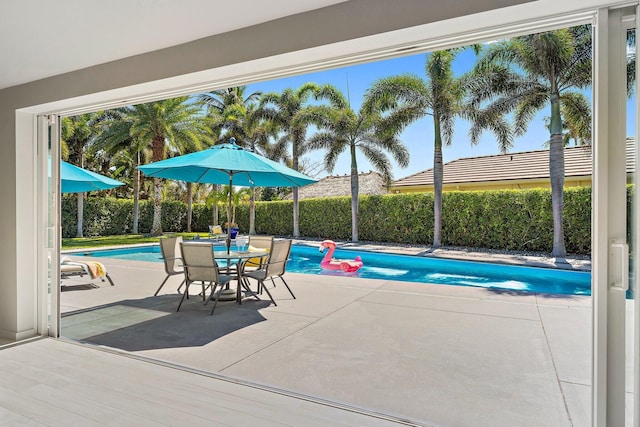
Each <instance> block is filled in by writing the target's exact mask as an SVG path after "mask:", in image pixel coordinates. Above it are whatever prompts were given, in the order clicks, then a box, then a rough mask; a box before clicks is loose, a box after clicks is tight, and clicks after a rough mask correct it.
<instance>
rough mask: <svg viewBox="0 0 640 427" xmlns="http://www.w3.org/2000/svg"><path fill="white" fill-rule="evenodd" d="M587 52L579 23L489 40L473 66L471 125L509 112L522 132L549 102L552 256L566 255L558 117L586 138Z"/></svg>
mask: <svg viewBox="0 0 640 427" xmlns="http://www.w3.org/2000/svg"><path fill="white" fill-rule="evenodd" d="M591 55H592V53H591V27H590V26H588V25H583V26H579V27H573V28H568V29H561V30H557V31H551V32H546V33H538V34H532V35H527V36H522V37H515V38H513V39H510V40H506V41H503V42H501V43H497V44H494V45H491V46H490V47H489V49H488V50H487V51H486V53H485V54H484V55H483V57H482V58H480V60H479V61H478V62H477V64H476V67H475V70H474V75H475V78H476V79H475V83H474V87H473V90H472V99H471V104H470V105H471V109H473V110H475V109H476V108H479V107H484V108H483V109H482V111H480V112H479V113H478V117H479V118H480V120H479V121H478V122H477V123H475V124H474V127H475V128H476V129H478V128H481V127H482V126H483V125H482V123H483V122H484V120H485V119H486V118H487V117H498V116H505V115H506V114H509V113H514V127H515V135H516V136H518V135H522V134H524V133H525V132H526V130H527V126H528V124H529V122H530V121H531V119H532V118H533V117H534V116H535V114H536V113H537V112H538V111H539V110H541V109H542V108H545V107H548V108H550V113H551V118H550V122H549V132H550V138H549V176H550V181H551V203H552V209H553V249H552V256H555V257H559V258H563V257H565V256H566V249H565V244H564V228H563V215H562V210H563V202H564V201H563V191H564V139H563V122H565V121H566V122H567V123H569V124H571V126H569V128H570V129H571V131H572V132H574V133H575V134H574V135H572V137H574V138H579V139H584V140H590V138H591V134H590V131H591V120H590V117H591V115H590V113H588V112H590V110H591V108H590V104H589V101H588V100H587V98H586V96H585V95H584V93H583V92H581V91H579V90H576V89H585V88H587V87H588V86H589V85H590V84H591V73H592V71H591ZM483 102H485V103H487V105H483ZM566 118H570V120H566ZM563 119H564V120H563ZM478 123H479V124H478ZM472 137H473V133H472Z"/></svg>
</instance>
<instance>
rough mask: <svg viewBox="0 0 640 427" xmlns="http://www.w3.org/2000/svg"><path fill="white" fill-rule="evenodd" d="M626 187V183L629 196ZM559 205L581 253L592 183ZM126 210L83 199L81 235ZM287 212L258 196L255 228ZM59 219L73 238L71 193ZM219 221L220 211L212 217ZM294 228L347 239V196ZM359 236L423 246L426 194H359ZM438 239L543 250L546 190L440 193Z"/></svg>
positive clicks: (547, 224)
mask: <svg viewBox="0 0 640 427" xmlns="http://www.w3.org/2000/svg"><path fill="white" fill-rule="evenodd" d="M632 191H633V189H632V188H631V187H629V188H628V191H627V192H628V195H629V197H631V194H632ZM564 203H565V207H564V213H565V215H564V221H565V223H564V227H565V236H566V245H567V251H568V252H571V253H582V254H588V253H590V250H591V248H590V245H591V189H590V188H573V189H566V190H565V195H564ZM132 211H133V202H132V201H131V200H116V199H105V198H102V199H97V198H89V199H87V200H85V203H84V217H83V218H84V220H83V227H84V228H83V233H84V235H85V236H96V235H117V234H128V233H131V224H132ZM186 211H187V207H186V204H185V203H182V202H165V203H163V206H162V227H163V230H164V231H165V232H179V231H185V230H186V224H187V219H186V216H187V215H186ZM291 212H292V202H291V201H278V202H257V203H256V232H257V233H259V234H274V235H279V236H286V235H291V233H292V230H293V220H292V213H291ZM152 216H153V204H152V203H151V202H148V201H143V202H141V204H140V219H139V232H140V233H149V231H150V229H151V222H152ZM212 218H213V215H212V212H211V208H208V207H206V206H204V205H200V204H197V205H194V206H193V219H192V230H193V231H199V232H203V233H205V232H207V229H208V227H207V226H208V225H209V224H212V223H213V220H212ZM62 221H63V235H64V237H73V236H75V234H76V199H75V196H65V197H64V198H63V203H62ZM225 221H226V215H225V212H224V209H222V210H221V212H220V220H219V222H220V223H224V222H225ZM236 222H237V223H238V226H239V227H240V230H242V231H246V230H248V228H249V207H248V205H241V206H238V208H237V211H236ZM300 233H301V235H303V236H306V237H317V238H330V239H334V240H349V239H350V238H351V199H350V198H349V197H333V198H323V199H308V200H302V201H300ZM359 237H360V239H361V240H365V241H378V242H397V243H416V244H425V245H428V244H430V243H431V242H432V240H433V194H432V193H413V194H387V195H382V196H361V197H360V206H359ZM442 241H443V244H444V245H451V246H470V247H481V248H491V249H509V250H518V251H543V252H549V251H551V248H552V245H553V218H552V212H551V192H550V190H546V189H536V190H504V191H478V192H455V191H454V192H447V193H444V195H443V233H442Z"/></svg>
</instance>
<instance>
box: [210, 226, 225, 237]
mask: <svg viewBox="0 0 640 427" xmlns="http://www.w3.org/2000/svg"><path fill="white" fill-rule="evenodd" d="M209 238H210V239H215V240H220V239H222V238H224V239H226V238H227V234H226V233H225V232H223V231H222V227H221V226H219V225H210V226H209Z"/></svg>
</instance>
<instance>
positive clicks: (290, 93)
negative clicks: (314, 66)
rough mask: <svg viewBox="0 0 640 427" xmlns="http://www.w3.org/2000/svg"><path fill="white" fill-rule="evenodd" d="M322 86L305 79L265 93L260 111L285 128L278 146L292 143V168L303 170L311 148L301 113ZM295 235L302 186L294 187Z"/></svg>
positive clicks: (297, 233) (298, 233) (306, 125)
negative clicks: (299, 83)
mask: <svg viewBox="0 0 640 427" xmlns="http://www.w3.org/2000/svg"><path fill="white" fill-rule="evenodd" d="M317 89H318V86H317V85H316V84H314V83H305V84H304V85H302V86H300V87H299V88H298V89H296V90H294V89H290V88H288V89H285V90H284V91H282V92H281V93H276V92H270V93H266V94H263V95H262V98H261V99H260V107H259V109H258V111H257V112H256V114H257V115H258V116H259V117H261V118H264V119H266V120H269V121H270V122H271V123H273V124H274V125H275V126H276V127H277V129H278V130H279V131H280V132H281V135H282V136H281V137H280V139H279V140H278V141H276V143H275V146H276V147H283V146H284V145H286V144H291V168H292V169H293V170H296V171H299V170H300V164H299V162H300V158H301V157H302V155H304V153H305V152H306V151H307V145H306V143H307V127H308V123H305V121H304V120H297V117H298V116H299V115H301V114H303V113H304V112H305V109H306V108H309V106H308V105H307V101H308V100H309V98H310V97H311V96H312V95H313V93H314V91H316V90H317ZM293 236H294V237H299V236H300V220H299V203H298V189H297V188H296V187H294V188H293Z"/></svg>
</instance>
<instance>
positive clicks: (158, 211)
mask: <svg viewBox="0 0 640 427" xmlns="http://www.w3.org/2000/svg"><path fill="white" fill-rule="evenodd" d="M164 147H165V142H164V135H159V136H158V135H156V136H155V137H154V138H153V141H152V142H151V158H152V160H153V161H154V162H158V161H160V160H163V159H164ZM151 235H152V236H161V235H162V181H161V180H160V178H153V224H152V225H151Z"/></svg>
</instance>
